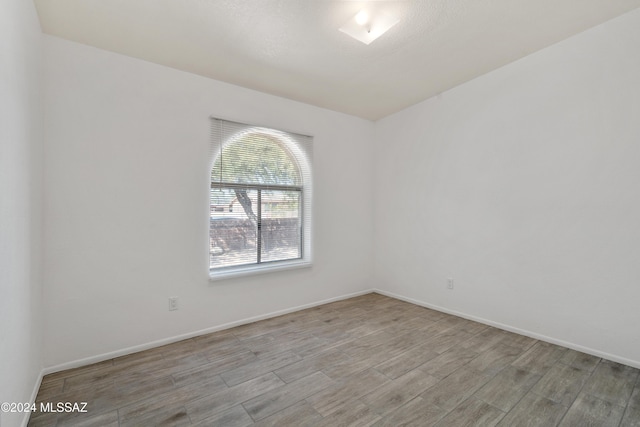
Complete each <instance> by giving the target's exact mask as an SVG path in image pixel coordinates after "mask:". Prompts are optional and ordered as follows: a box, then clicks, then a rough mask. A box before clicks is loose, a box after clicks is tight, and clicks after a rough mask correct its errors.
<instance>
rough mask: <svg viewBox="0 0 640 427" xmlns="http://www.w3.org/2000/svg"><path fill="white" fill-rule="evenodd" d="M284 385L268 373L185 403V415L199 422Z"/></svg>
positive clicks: (272, 374)
mask: <svg viewBox="0 0 640 427" xmlns="http://www.w3.org/2000/svg"><path fill="white" fill-rule="evenodd" d="M284 385H285V383H284V382H283V381H282V380H281V379H280V378H278V377H277V376H276V375H275V374H274V373H272V372H270V373H268V374H265V375H263V376H261V377H258V378H254V379H252V380H249V381H246V382H243V383H241V384H238V385H236V386H233V387H229V389H227V390H220V391H218V392H216V393H212V394H210V395H207V396H204V397H201V398H200V399H197V400H194V401H193V402H189V403H187V404H186V405H185V406H186V409H187V414H188V415H189V418H190V419H191V421H193V422H195V421H201V420H203V419H205V418H208V417H212V416H214V415H215V414H217V413H218V412H222V411H224V410H227V409H229V408H232V407H234V406H236V405H239V404H241V403H243V402H246V401H247V400H250V399H252V398H254V397H256V396H260V395H261V394H263V393H266V392H268V391H269V390H273V389H275V388H278V387H281V386H284Z"/></svg>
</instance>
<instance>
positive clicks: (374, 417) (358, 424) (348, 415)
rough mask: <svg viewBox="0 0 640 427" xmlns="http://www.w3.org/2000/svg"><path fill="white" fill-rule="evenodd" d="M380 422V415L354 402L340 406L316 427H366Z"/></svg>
mask: <svg viewBox="0 0 640 427" xmlns="http://www.w3.org/2000/svg"><path fill="white" fill-rule="evenodd" d="M378 420H380V415H378V414H377V413H376V412H374V411H373V410H372V409H371V408H370V407H369V406H367V405H365V404H363V403H360V402H356V403H353V404H352V403H349V404H345V405H343V406H341V407H340V408H339V409H338V410H336V411H335V412H333V413H332V414H331V415H329V416H327V417H324V418H323V419H322V421H320V422H319V423H318V424H317V427H368V426H370V425H373V424H375V423H376V421H378Z"/></svg>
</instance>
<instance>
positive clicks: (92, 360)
mask: <svg viewBox="0 0 640 427" xmlns="http://www.w3.org/2000/svg"><path fill="white" fill-rule="evenodd" d="M372 292H373V289H366V290H364V291H359V292H354V293H351V294H347V295H341V296H339V297H334V298H329V299H325V300H322V301H316V302H312V303H309V304H303V305H299V306H297V307H292V308H287V309H284V310H279V311H274V312H271V313H267V314H262V315H259V316H254V317H249V318H247V319H242V320H237V321H234V322H229V323H225V324H222V325H217V326H212V327H210V328H206V329H201V330H199V331H195V332H189V333H186V334H182V335H177V336H173V337H169V338H163V339H161V340H157V341H152V342H148V343H145V344H140V345H136V346H133V347H127V348H123V349H121V350H116V351H111V352H108V353H103V354H99V355H96V356H91V357H87V358H84V359H78V360H74V361H71V362H66V363H62V364H59V365H55V366H49V367H47V368H45V369H44V370H43V375H48V374H52V373H54V372H59V371H64V370H67V369H73V368H78V367H80V366H85V365H91V364H93V363H98V362H103V361H105V360H109V359H113V358H115V357H120V356H126V355H127V354H131V353H136V352H138V351H143V350H148V349H150V348H154V347H159V346H161V345H165V344H171V343H174V342H178V341H182V340H186V339H189V338H193V337H197V336H200V335H205V334H210V333H212V332H218V331H222V330H225V329H230V328H233V327H236V326H240V325H246V324H248V323H253V322H257V321H259V320H265V319H270V318H272V317H278V316H282V315H283V314H288V313H293V312H295V311H300V310H305V309H307V308H311V307H317V306H319V305H323V304H328V303H330V302H335V301H341V300H345V299H349V298H353V297H357V296H360V295H365V294H370V293H372ZM41 379H42V376H41ZM36 393H37V389H36Z"/></svg>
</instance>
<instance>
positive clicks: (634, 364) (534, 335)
mask: <svg viewBox="0 0 640 427" xmlns="http://www.w3.org/2000/svg"><path fill="white" fill-rule="evenodd" d="M373 292H375V293H377V294H380V295H384V296H387V297H390V298H395V299H398V300H401V301H406V302H410V303H412V304H415V305H419V306H422V307H426V308H430V309H432V310H436V311H440V312H443V313H447V314H452V315H454V316H458V317H462V318H464V319H468V320H473V321H474V322H478V323H482V324H485V325H489V326H494V327H496V328H498V329H502V330H505V331H509V332H513V333H516V334H519V335H524V336H527V337H530V338H534V339H537V340H540V341H545V342H548V343H551V344H556V345H559V346H562V347H566V348H570V349H572V350H576V351H580V352H582V353H587V354H590V355H592V356H596V357H601V358H603V359H607V360H611V361H612V362H618V363H622V364H623V365H627V366H631V367H633V368H638V369H640V361H637V360H631V359H627V358H624V357H619V356H616V355H614V354H609V353H605V352H603V351H600V350H595V349H592V348H588V347H583V346H581V345H578V344H574V343H571V342H568V341H564V340H559V339H556V338H552V337H548V336H546V335H541V334H537V333H535V332H530V331H526V330H524V329H520V328H516V327H514V326H510V325H505V324H503V323H499V322H494V321H492V320H488V319H484V318H482V317H477V316H472V315H469V314H466V313H461V312H459V311H455V310H449V309H447V308H444V307H440V306H437V305H434V304H429V303H427V302H424V301H420V300H417V299H414V298H409V297H405V296H403V295H398V294H395V293H393V292H387V291H383V290H381V289H373Z"/></svg>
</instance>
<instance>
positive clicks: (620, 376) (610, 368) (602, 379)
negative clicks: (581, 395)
mask: <svg viewBox="0 0 640 427" xmlns="http://www.w3.org/2000/svg"><path fill="white" fill-rule="evenodd" d="M637 377H638V370H637V369H635V368H631V367H629V366H625V365H621V364H620V363H615V362H610V361H608V360H603V361H602V362H600V364H598V367H597V368H596V369H595V371H593V374H592V375H591V377H590V378H589V380H588V381H587V383H586V384H585V386H584V389H583V391H584V392H585V393H589V394H591V395H592V396H595V397H598V398H600V399H602V400H606V401H607V402H611V403H613V404H615V405H618V406H622V407H625V406H627V402H628V401H629V397H630V396H631V393H632V392H633V387H634V385H635V382H636V379H637Z"/></svg>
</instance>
